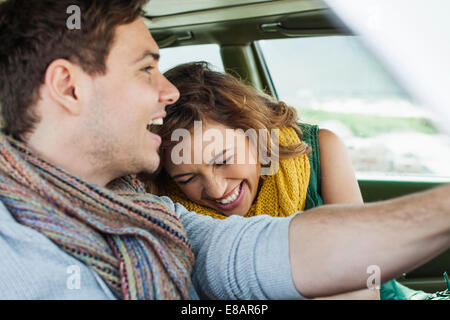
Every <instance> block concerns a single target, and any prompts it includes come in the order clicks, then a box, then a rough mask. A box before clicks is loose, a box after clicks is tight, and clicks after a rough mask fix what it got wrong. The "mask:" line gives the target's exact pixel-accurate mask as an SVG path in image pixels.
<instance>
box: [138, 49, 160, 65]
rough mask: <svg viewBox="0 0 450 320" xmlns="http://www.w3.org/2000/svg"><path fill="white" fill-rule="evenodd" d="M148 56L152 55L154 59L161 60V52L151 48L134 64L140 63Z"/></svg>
mask: <svg viewBox="0 0 450 320" xmlns="http://www.w3.org/2000/svg"><path fill="white" fill-rule="evenodd" d="M147 57H152V58H153V59H154V60H156V61H159V58H160V55H159V53H155V52H153V51H151V50H145V51H144V52H143V53H142V55H141V56H140V57H139V58H137V59H136V60H135V61H134V62H133V64H135V63H138V62H139V61H141V60H144V59H145V58H147Z"/></svg>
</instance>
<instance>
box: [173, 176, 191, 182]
mask: <svg viewBox="0 0 450 320" xmlns="http://www.w3.org/2000/svg"><path fill="white" fill-rule="evenodd" d="M194 178H195V176H192V177H190V178H189V179H187V180H184V181H179V180H178V181H177V183H179V184H188V183H189V182H191V181H192V179H194Z"/></svg>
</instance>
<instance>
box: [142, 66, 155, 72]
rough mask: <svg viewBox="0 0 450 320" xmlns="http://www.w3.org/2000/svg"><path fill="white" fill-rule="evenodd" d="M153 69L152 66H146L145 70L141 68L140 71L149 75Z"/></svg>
mask: <svg viewBox="0 0 450 320" xmlns="http://www.w3.org/2000/svg"><path fill="white" fill-rule="evenodd" d="M153 69H154V67H152V66H147V67H145V68H142V71H144V72H147V73H151V71H152V70H153Z"/></svg>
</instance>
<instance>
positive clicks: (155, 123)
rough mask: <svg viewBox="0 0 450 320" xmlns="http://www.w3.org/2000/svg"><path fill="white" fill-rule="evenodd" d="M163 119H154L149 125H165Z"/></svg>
mask: <svg viewBox="0 0 450 320" xmlns="http://www.w3.org/2000/svg"><path fill="white" fill-rule="evenodd" d="M163 123H164V122H163V118H158V119H153V120H150V122H149V123H148V124H149V125H152V124H154V125H157V126H161V125H163Z"/></svg>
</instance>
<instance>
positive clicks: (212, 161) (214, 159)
mask: <svg viewBox="0 0 450 320" xmlns="http://www.w3.org/2000/svg"><path fill="white" fill-rule="evenodd" d="M228 150H230V149H229V148H228V149H224V150H223V151H222V152H221V153H219V154H217V155H216V156H215V157H214V158H213V159H212V160H211V161H209V164H210V165H211V164H213V163H214V162H216V159H217V158H220V157H221V156H223V155H224V153H225V152H227V151H228Z"/></svg>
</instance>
